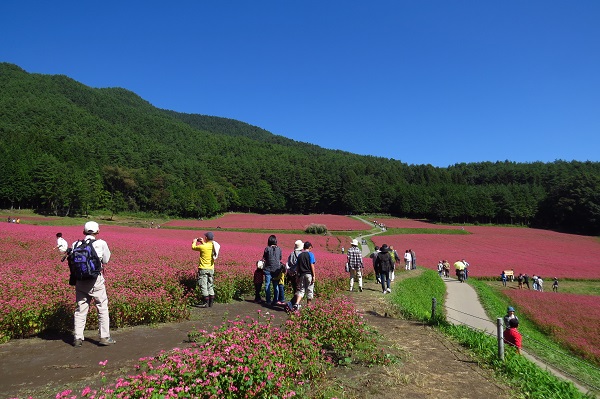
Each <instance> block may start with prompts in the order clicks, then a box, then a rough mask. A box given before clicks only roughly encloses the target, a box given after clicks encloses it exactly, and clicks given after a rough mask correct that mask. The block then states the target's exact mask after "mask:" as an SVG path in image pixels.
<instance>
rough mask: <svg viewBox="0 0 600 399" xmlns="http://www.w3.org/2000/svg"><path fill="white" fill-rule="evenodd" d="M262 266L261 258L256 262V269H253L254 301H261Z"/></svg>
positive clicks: (263, 277)
mask: <svg viewBox="0 0 600 399" xmlns="http://www.w3.org/2000/svg"><path fill="white" fill-rule="evenodd" d="M263 266H264V262H263V261H262V260H259V261H258V262H256V269H255V270H254V277H253V280H254V302H256V303H261V302H262V298H261V297H260V294H261V292H262V285H263V282H264V280H265V275H264V274H263Z"/></svg>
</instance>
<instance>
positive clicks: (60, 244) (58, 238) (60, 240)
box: [54, 233, 69, 255]
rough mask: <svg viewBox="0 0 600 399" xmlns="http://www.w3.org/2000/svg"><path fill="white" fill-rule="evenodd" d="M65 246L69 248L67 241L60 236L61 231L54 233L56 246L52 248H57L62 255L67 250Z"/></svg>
mask: <svg viewBox="0 0 600 399" xmlns="http://www.w3.org/2000/svg"><path fill="white" fill-rule="evenodd" d="M67 248H69V243H68V242H67V240H65V239H64V238H63V236H62V233H56V246H55V247H54V249H57V250H58V252H60V254H61V255H64V254H65V253H66V252H67Z"/></svg>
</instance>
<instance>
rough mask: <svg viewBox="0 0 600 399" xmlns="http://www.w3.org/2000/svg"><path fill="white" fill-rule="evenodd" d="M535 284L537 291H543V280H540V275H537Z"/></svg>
mask: <svg viewBox="0 0 600 399" xmlns="http://www.w3.org/2000/svg"><path fill="white" fill-rule="evenodd" d="M537 286H538V291H539V292H544V280H542V276H538V279H537Z"/></svg>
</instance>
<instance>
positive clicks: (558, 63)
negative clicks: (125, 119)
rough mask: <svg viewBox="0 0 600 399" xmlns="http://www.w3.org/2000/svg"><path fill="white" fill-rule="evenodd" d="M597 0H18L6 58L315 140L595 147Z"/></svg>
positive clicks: (455, 154) (352, 147) (3, 49)
mask: <svg viewBox="0 0 600 399" xmlns="http://www.w3.org/2000/svg"><path fill="white" fill-rule="evenodd" d="M599 20H600V1H597V0H578V1H547V0H546V1H479V0H478V1H475V0H473V1H466V0H456V1H447V0H444V1H441V0H439V1H438V0H429V1H427V0H423V1H415V0H412V1H403V0H390V1H387V0H386V1H370V2H366V1H364V2H359V1H348V0H346V1H337V0H335V1H333V0H332V1H313V0H305V1H286V0H278V1H274V0H273V1H272V0H269V1H261V0H257V1H247V0H244V1H242V0H239V1H226V0H225V1H210V2H209V1H201V0H197V1H173V2H165V1H160V2H158V1H138V0H134V1H113V0H107V1H103V2H89V1H70V0H69V1H59V2H49V1H27V0H4V1H3V2H2V4H1V5H0V37H1V38H2V39H1V40H0V62H10V63H14V64H17V65H19V66H20V67H21V68H23V69H25V70H26V71H27V72H31V73H42V74H62V75H67V76H69V77H71V78H73V79H75V80H77V81H79V82H81V83H83V84H85V85H88V86H91V87H123V88H126V89H128V90H131V91H133V92H135V93H137V94H138V95H140V96H141V97H142V98H144V99H145V100H147V101H149V102H150V103H152V104H153V105H154V106H156V107H159V108H165V109H171V110H175V111H179V112H187V113H198V114H205V115H215V116H221V117H226V118H232V119H237V120H240V121H243V122H247V123H250V124H252V125H255V126H259V127H261V128H264V129H266V130H269V131H270V132H272V133H274V134H279V135H282V136H286V137H289V138H291V139H294V140H298V141H303V142H310V143H313V144H316V145H319V146H322V147H325V148H330V149H340V150H344V151H349V152H353V153H357V154H365V155H376V156H382V157H386V158H394V159H398V160H400V161H402V162H405V163H408V164H432V165H434V166H442V167H445V166H448V165H453V164H455V163H460V162H481V161H492V162H495V161H504V160H510V161H516V162H535V161H543V162H552V161H554V160H557V159H562V160H567V161H570V160H579V161H586V160H590V161H599V160H600V155H599V149H600V145H599V144H600V23H598V21H599Z"/></svg>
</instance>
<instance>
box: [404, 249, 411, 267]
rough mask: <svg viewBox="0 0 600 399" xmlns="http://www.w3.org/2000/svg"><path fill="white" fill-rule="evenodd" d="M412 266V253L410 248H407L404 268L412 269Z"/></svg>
mask: <svg viewBox="0 0 600 399" xmlns="http://www.w3.org/2000/svg"><path fill="white" fill-rule="evenodd" d="M411 267H412V255H411V254H410V250H409V249H407V250H406V251H404V270H410V269H411Z"/></svg>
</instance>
